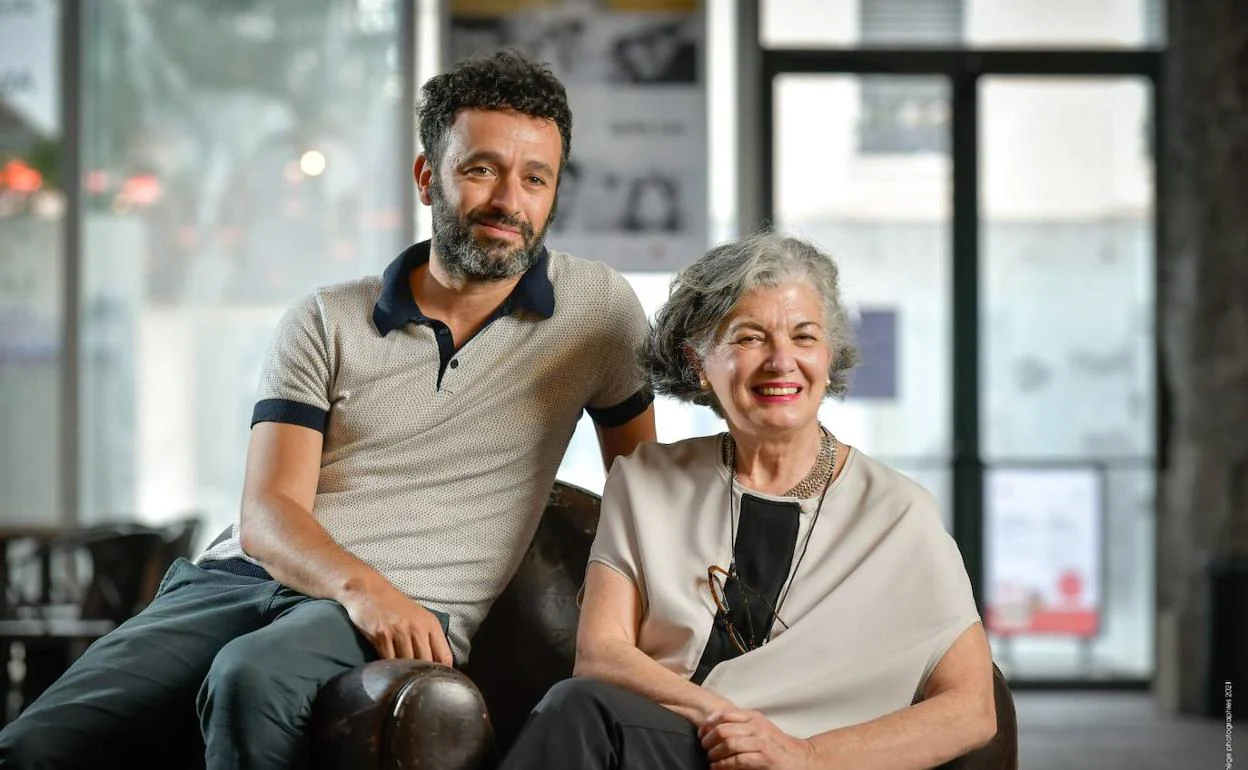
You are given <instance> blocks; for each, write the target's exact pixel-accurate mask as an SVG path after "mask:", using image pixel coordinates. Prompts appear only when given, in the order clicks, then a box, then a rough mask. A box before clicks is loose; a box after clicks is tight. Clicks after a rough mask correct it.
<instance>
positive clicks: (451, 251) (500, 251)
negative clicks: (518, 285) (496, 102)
mask: <svg viewBox="0 0 1248 770" xmlns="http://www.w3.org/2000/svg"><path fill="white" fill-rule="evenodd" d="M562 150H563V140H562V138H561V137H560V135H559V129H558V127H556V126H555V124H554V123H553V122H552V121H549V120H543V119H541V118H535V117H532V116H530V115H524V114H521V113H518V112H512V111H498V110H476V109H473V110H461V111H460V113H459V114H458V115H457V116H456V118H455V122H454V123H453V124H452V125H451V130H450V133H449V134H448V137H447V144H446V148H445V151H444V153H443V156H442V160H441V163H440V164H439V167H438V168H434V169H430V171H431V172H432V173H431V174H430V176H429V178H428V187H427V190H425V191H422V192H425V193H426V194H427V200H426V202H427V203H429V205H431V206H432V207H433V217H432V218H433V245H434V249H435V250H436V251H437V254H438V257H439V259H440V260H441V262H442V265H443V266H444V267H445V268H446V270H447V271H448V272H449V273H451V275H452V276H454V277H456V278H459V279H461V280H463V279H467V280H477V281H496V280H502V279H505V278H510V277H513V276H517V275H520V274H521V273H523V272H524V271H525V270H528V269H529V267H531V266H532V265H533V264H534V263H535V262H536V261H537V258H538V255H539V254H540V253H541V250H542V243H543V241H544V239H545V237H546V228H547V227H548V226H549V224H550V220H551V217H552V216H553V214H554V204H555V192H556V186H557V183H558V173H559V163H560V161H561V159H562Z"/></svg>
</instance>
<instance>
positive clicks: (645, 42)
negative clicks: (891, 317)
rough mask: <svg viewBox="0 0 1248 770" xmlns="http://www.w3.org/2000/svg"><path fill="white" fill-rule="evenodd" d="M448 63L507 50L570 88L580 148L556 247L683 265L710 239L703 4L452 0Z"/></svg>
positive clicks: (618, 262) (630, 262)
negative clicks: (544, 65)
mask: <svg viewBox="0 0 1248 770" xmlns="http://www.w3.org/2000/svg"><path fill="white" fill-rule="evenodd" d="M450 10H451V13H450V22H449V23H450V30H449V35H448V38H447V39H448V48H449V50H448V53H447V57H446V58H447V61H448V63H450V62H455V61H458V60H460V59H462V58H464V57H466V56H470V55H472V54H478V53H488V52H490V51H496V50H500V49H514V50H518V51H521V52H524V53H526V54H528V55H530V56H532V57H534V58H536V59H538V60H540V61H543V62H547V63H548V64H549V65H550V67H551V70H552V71H553V72H554V73H555V75H556V76H558V77H559V79H560V80H561V81H563V83H564V85H565V86H566V87H567V89H568V100H569V102H570V103H571V107H572V115H573V123H572V125H573V130H572V154H571V158H570V159H569V162H568V166H567V168H566V169H565V170H564V173H563V178H562V180H561V185H560V192H559V213H558V216H557V218H556V220H555V222H554V223H553V224H552V225H551V228H550V232H549V234H548V238H547V243H548V244H549V245H550V246H551V248H553V249H557V250H559V251H566V252H568V253H570V254H573V255H576V256H578V257H582V258H585V259H590V260H596V261H602V262H606V263H607V264H609V265H611V266H612V267H614V268H616V269H618V270H638V271H641V270H677V269H679V268H680V267H682V266H684V265H686V264H688V263H689V262H690V261H691V260H692V259H694V258H695V257H697V256H699V255H700V254H701V253H702V252H703V251H704V250H705V249H706V246H707V189H706V188H707V168H708V163H709V161H708V153H707V148H706V138H707V122H706V121H707V118H706V114H707V97H706V73H705V60H706V56H705V15H704V13H703V8H702V2H701V0H508V1H507V2H503V1H502V0H451V3H450Z"/></svg>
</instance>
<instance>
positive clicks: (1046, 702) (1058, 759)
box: [1014, 692, 1248, 770]
mask: <svg viewBox="0 0 1248 770" xmlns="http://www.w3.org/2000/svg"><path fill="white" fill-rule="evenodd" d="M1014 702H1015V705H1016V708H1017V710H1018V751H1019V760H1018V761H1019V768H1020V770H1082V768H1095V769H1096V770H1128V769H1129V770H1206V768H1209V769H1213V768H1218V769H1220V768H1224V767H1226V768H1229V767H1230V765H1227V764H1226V761H1225V754H1226V752H1225V744H1226V725H1225V722H1224V721H1219V720H1216V719H1199V718H1193V717H1175V716H1172V715H1170V714H1166V713H1163V712H1162V711H1161V710H1160V709H1158V708H1157V707H1156V705H1155V702H1154V700H1153V698H1152V696H1151V695H1150V694H1149V693H1145V692H1140V693H1117V692H1115V693H1103V692H1091V693H1076V692H1061V693H1042V692H1020V693H1015V694H1014ZM1237 721H1238V720H1237ZM1241 735H1242V738H1241ZM1235 739H1239V740H1235ZM1232 740H1233V743H1232V752H1233V756H1234V754H1240V755H1241V756H1240V757H1234V758H1236V759H1240V762H1239V764H1241V765H1242V766H1243V767H1245V768H1248V729H1246V730H1244V732H1243V733H1241V734H1240V735H1236V734H1235V732H1232ZM1237 743H1243V744H1244V748H1243V749H1242V750H1241V751H1235V748H1236V744H1237Z"/></svg>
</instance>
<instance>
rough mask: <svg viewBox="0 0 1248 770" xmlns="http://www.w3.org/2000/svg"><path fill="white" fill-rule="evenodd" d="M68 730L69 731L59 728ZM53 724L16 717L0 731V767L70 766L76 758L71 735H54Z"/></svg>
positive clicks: (23, 768)
mask: <svg viewBox="0 0 1248 770" xmlns="http://www.w3.org/2000/svg"><path fill="white" fill-rule="evenodd" d="M59 732H68V731H59ZM57 733H58V730H56V729H55V726H53V725H46V724H34V723H33V721H32V720H29V719H26V720H23V719H18V720H17V721H15V722H12V723H10V724H9V725H8V726H7V727H5V728H4V730H3V731H0V767H12V768H21V770H27V768H29V770H42V768H57V767H73V766H75V764H74V763H75V760H76V759H82V757H75V754H74V749H75V743H74V741H73V740H72V738H73V736H72V734H65V735H59V736H58V735H57Z"/></svg>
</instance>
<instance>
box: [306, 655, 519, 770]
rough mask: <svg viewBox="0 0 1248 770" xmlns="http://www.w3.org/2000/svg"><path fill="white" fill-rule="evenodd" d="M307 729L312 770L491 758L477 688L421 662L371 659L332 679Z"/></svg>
mask: <svg viewBox="0 0 1248 770" xmlns="http://www.w3.org/2000/svg"><path fill="white" fill-rule="evenodd" d="M310 734H311V740H312V745H311V765H312V767H314V768H317V770H346V769H347V768H350V769H351V770H373V769H374V768H387V769H390V768H409V767H410V768H426V767H431V768H432V767H436V768H441V769H443V770H486V769H487V768H492V767H493V766H494V763H495V750H494V732H493V728H492V726H491V725H490V718H489V714H488V713H487V712H486V707H485V701H484V700H483V699H482V698H481V693H480V692H479V691H478V690H477V688H476V686H475V685H474V684H473V683H472V681H471V680H470V679H468V677H466V676H464V675H463V674H461V673H460V672H458V671H456V670H455V669H453V668H448V667H446V666H441V665H438V664H435V663H428V662H425V661H414V660H381V661H375V662H373V663H369V664H368V665H365V666H361V667H359V668H356V669H354V670H352V671H348V672H346V673H345V674H342V675H341V676H338V677H337V678H335V679H333V680H332V681H330V683H329V684H328V685H326V686H325V687H324V689H322V690H321V692H320V694H319V695H318V696H317V698H316V702H315V703H314V704H313V708H312V725H311V730H310Z"/></svg>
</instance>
